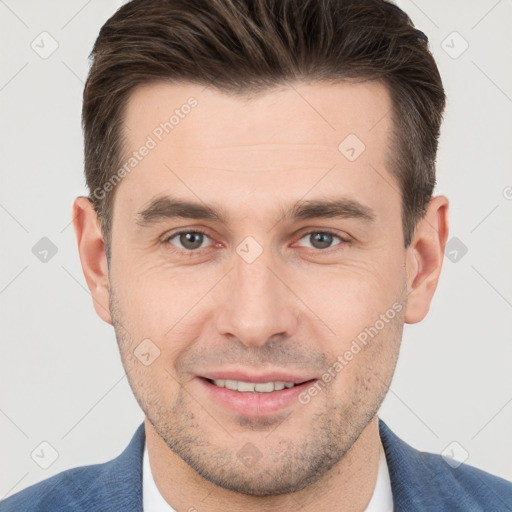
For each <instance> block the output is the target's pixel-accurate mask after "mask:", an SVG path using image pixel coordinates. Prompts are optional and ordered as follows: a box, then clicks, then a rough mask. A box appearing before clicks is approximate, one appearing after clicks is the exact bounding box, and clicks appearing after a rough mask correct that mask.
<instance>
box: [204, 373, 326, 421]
mask: <svg viewBox="0 0 512 512" xmlns="http://www.w3.org/2000/svg"><path fill="white" fill-rule="evenodd" d="M245 378H246V380H238V379H234V378H229V379H228V378H213V377H204V376H201V377H198V378H197V379H196V380H197V381H198V382H199V384H200V386H201V390H202V391H203V392H204V393H206V395H207V397H208V399H209V400H210V401H211V402H212V403H213V404H215V405H216V406H218V407H220V408H221V410H222V411H223V412H230V413H233V412H234V413H236V414H237V415H239V416H253V417H254V416H258V417H269V416H272V415H275V414H280V413H281V414H282V413H283V412H284V411H285V410H286V409H290V408H292V407H299V406H300V407H302V405H301V403H300V402H299V400H298V397H299V395H300V394H301V393H302V392H304V391H305V390H307V389H308V388H309V387H310V386H312V385H314V383H315V382H316V381H317V380H318V379H316V378H314V379H305V378H295V379H291V378H289V377H288V376H287V380H274V379H270V378H268V377H259V378H255V377H252V378H247V377H245ZM288 379H289V380H288Z"/></svg>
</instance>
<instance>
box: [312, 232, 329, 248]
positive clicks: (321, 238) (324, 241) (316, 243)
mask: <svg viewBox="0 0 512 512" xmlns="http://www.w3.org/2000/svg"><path fill="white" fill-rule="evenodd" d="M310 239H311V244H312V245H313V247H315V249H325V248H327V247H329V246H330V245H331V243H332V235H331V234H329V233H314V234H312V235H310Z"/></svg>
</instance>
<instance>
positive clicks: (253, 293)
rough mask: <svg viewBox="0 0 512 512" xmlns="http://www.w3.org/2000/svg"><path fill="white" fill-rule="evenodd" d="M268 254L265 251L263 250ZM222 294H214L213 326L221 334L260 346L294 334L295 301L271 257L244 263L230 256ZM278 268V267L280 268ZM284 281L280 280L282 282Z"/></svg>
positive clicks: (240, 259) (296, 312) (249, 345)
mask: <svg viewBox="0 0 512 512" xmlns="http://www.w3.org/2000/svg"><path fill="white" fill-rule="evenodd" d="M267 254H268V252H267ZM234 265H235V268H234V269H233V270H232V271H231V272H229V274H228V276H227V277H228V282H227V283H226V284H225V286H224V288H223V290H224V292H223V296H222V297H217V299H219V303H218V306H217V311H216V315H215V318H216V328H217V330H218V332H219V334H220V335H221V336H228V337H231V338H233V337H234V338H236V339H238V340H239V341H240V342H241V343H243V344H244V345H245V346H246V347H248V348H249V347H257V346H262V345H264V344H265V343H267V341H269V340H270V339H272V338H274V337H275V338H277V339H280V338H282V339H286V338H288V337H291V336H294V335H295V333H296V330H297V325H298V307H299V305H298V302H299V301H298V300H297V298H296V297H294V295H293V293H292V292H291V291H290V288H291V289H293V284H292V283H286V284H285V281H286V280H285V279H283V277H281V276H280V274H283V272H279V269H278V267H277V266H276V264H275V260H274V259H273V258H272V257H271V255H269V256H268V257H267V256H266V254H265V251H264V252H263V254H262V255H260V256H259V257H258V259H257V260H256V261H253V262H252V263H248V262H246V261H244V260H243V259H242V258H241V257H239V256H238V255H236V254H235V255H234ZM281 270H282V269H281ZM283 281H284V282H283Z"/></svg>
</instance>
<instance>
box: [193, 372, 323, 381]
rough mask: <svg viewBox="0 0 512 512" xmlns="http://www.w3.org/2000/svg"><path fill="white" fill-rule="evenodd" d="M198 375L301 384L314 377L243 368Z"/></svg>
mask: <svg viewBox="0 0 512 512" xmlns="http://www.w3.org/2000/svg"><path fill="white" fill-rule="evenodd" d="M198 377H203V378H205V379H210V380H219V379H224V380H238V381H242V382H254V383H261V382H294V383H295V384H301V383H302V382H307V381H309V380H312V379H314V378H316V377H313V376H308V375H298V374H296V373H291V372H285V371H278V370H275V371H272V372H266V373H254V372H247V371H244V370H212V371H208V372H204V373H201V374H200V375H198Z"/></svg>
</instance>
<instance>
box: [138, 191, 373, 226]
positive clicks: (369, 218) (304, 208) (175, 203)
mask: <svg viewBox="0 0 512 512" xmlns="http://www.w3.org/2000/svg"><path fill="white" fill-rule="evenodd" d="M281 211H282V213H283V215H282V219H281V220H306V219H317V218H340V219H342V218H343V219H357V220H361V221H363V222H365V223H374V222H375V221H376V219H377V214H376V213H375V211H374V210H372V209H371V208H370V207H368V206H366V205H364V204H362V203H360V202H358V201H355V200H353V199H349V198H343V197H341V198H332V199H315V200H309V201H302V200H300V201H298V202H297V203H295V204H294V205H293V206H292V207H291V208H289V209H288V210H284V211H283V210H281ZM173 218H184V219H197V220H210V221H215V222H220V223H223V224H227V218H228V216H227V215H226V212H225V211H224V209H219V208H218V209H215V208H213V207H211V206H207V205H205V204H201V203H195V202H191V201H186V200H183V199H179V198H173V197H170V196H159V197H156V198H155V199H153V200H152V201H150V202H149V204H148V205H147V206H146V207H144V208H143V209H141V210H139V211H138V212H137V214H136V220H135V222H136V223H137V224H138V225H139V226H141V227H149V226H151V225H153V224H156V223H158V222H160V221H163V220H168V219H173Z"/></svg>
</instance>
